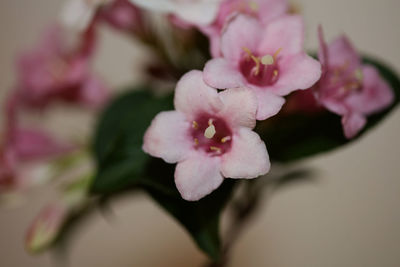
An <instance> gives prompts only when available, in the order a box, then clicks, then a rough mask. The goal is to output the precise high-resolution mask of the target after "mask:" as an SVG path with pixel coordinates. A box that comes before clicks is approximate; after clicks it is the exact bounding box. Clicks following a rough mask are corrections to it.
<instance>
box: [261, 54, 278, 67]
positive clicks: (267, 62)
mask: <svg viewBox="0 0 400 267" xmlns="http://www.w3.org/2000/svg"><path fill="white" fill-rule="evenodd" d="M274 62H275V60H274V57H273V56H271V55H265V56H263V57H262V58H261V63H262V64H264V65H272V64H274Z"/></svg>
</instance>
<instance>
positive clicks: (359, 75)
mask: <svg viewBox="0 0 400 267" xmlns="http://www.w3.org/2000/svg"><path fill="white" fill-rule="evenodd" d="M363 80H364V75H363V72H362V70H361V69H360V68H357V69H355V70H354V69H353V70H351V69H350V68H349V67H348V64H344V65H343V66H339V67H336V68H334V69H333V70H332V71H331V73H330V74H329V83H330V84H331V86H330V87H331V88H332V89H331V90H332V94H333V96H334V97H335V98H343V97H347V96H348V95H350V94H353V93H357V92H360V91H362V87H363Z"/></svg>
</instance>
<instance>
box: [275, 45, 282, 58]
mask: <svg viewBox="0 0 400 267" xmlns="http://www.w3.org/2000/svg"><path fill="white" fill-rule="evenodd" d="M281 51H282V47H281V48H279V49H278V50H276V52H275V54H274V56H273V57H274V60H276V58H277V57H278V55H279V53H280V52H281Z"/></svg>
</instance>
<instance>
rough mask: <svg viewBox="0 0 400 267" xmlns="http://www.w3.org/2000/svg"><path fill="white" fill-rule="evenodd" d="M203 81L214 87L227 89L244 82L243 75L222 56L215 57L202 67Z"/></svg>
mask: <svg viewBox="0 0 400 267" xmlns="http://www.w3.org/2000/svg"><path fill="white" fill-rule="evenodd" d="M203 77H204V81H205V82H206V83H207V84H208V85H210V86H212V87H215V88H218V89H227V88H235V87H240V86H243V85H244V84H245V81H244V78H243V75H242V74H241V73H240V72H239V71H238V70H237V69H235V68H234V67H233V66H232V65H231V64H230V62H229V61H227V60H226V59H224V58H215V59H212V60H210V61H208V62H207V64H206V66H205V67H204V74H203Z"/></svg>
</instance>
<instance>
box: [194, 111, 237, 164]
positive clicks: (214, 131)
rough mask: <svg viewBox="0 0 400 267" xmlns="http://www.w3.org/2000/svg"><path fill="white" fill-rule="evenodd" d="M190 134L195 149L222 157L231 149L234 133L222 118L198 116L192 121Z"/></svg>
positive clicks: (205, 115)
mask: <svg viewBox="0 0 400 267" xmlns="http://www.w3.org/2000/svg"><path fill="white" fill-rule="evenodd" d="M190 134H191V135H192V137H193V145H194V147H195V149H202V150H203V151H205V152H206V153H208V154H210V155H212V156H220V155H222V154H224V153H225V152H228V151H229V150H230V148H231V143H232V131H231V130H230V129H229V127H228V125H227V124H226V122H225V121H224V120H223V119H221V118H217V117H215V116H210V115H208V114H202V115H200V116H198V117H197V118H196V120H194V121H192V128H191V132H190Z"/></svg>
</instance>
